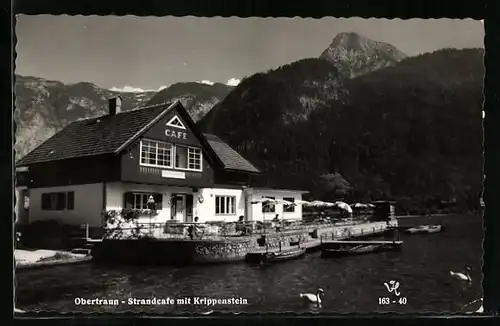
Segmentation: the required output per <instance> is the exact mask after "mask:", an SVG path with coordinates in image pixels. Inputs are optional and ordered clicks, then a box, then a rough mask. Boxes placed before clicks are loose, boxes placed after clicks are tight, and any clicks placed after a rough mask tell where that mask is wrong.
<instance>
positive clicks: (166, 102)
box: [61, 101, 175, 131]
mask: <svg viewBox="0 0 500 326" xmlns="http://www.w3.org/2000/svg"><path fill="white" fill-rule="evenodd" d="M174 102H175V101H174ZM174 102H168V101H165V102H161V103H158V104H150V105H146V106H136V107H133V108H132V109H130V110H126V111H122V112H120V113H117V114H127V113H130V112H135V111H138V110H143V109H152V108H154V107H160V106H162V105H167V104H168V105H169V106H170V104H172V103H174ZM108 116H109V114H104V115H100V116H97V117H89V118H85V119H77V120H75V121H72V122H70V123H69V124H68V125H67V126H69V125H70V124H72V123H75V122H81V121H87V120H93V119H100V118H104V117H108ZM65 128H66V127H65ZM63 129H64V128H63ZM63 129H61V131H62V130H63Z"/></svg>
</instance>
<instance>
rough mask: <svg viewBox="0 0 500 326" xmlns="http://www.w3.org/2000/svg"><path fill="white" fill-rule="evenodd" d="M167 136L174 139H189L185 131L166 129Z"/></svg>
mask: <svg viewBox="0 0 500 326" xmlns="http://www.w3.org/2000/svg"><path fill="white" fill-rule="evenodd" d="M165 136H167V137H169V138H173V139H187V134H186V133H185V132H184V131H177V130H172V129H168V128H167V129H165Z"/></svg>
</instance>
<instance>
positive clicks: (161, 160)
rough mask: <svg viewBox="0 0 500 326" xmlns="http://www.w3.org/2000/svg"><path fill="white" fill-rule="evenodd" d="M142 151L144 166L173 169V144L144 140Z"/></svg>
mask: <svg viewBox="0 0 500 326" xmlns="http://www.w3.org/2000/svg"><path fill="white" fill-rule="evenodd" d="M140 150H141V154H140V156H141V164H142V165H147V166H154V167H160V168H161V167H167V168H171V167H172V144H169V143H163V142H158V141H153V140H147V139H143V140H141V145H140Z"/></svg>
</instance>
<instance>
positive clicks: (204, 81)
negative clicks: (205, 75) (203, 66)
mask: <svg viewBox="0 0 500 326" xmlns="http://www.w3.org/2000/svg"><path fill="white" fill-rule="evenodd" d="M198 83H200V84H205V85H213V84H215V83H214V82H213V81H210V80H202V81H199V82H198Z"/></svg>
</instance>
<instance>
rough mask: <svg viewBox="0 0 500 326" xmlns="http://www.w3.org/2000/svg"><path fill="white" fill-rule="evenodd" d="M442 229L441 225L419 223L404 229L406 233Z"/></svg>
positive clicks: (432, 231) (433, 231)
mask: <svg viewBox="0 0 500 326" xmlns="http://www.w3.org/2000/svg"><path fill="white" fill-rule="evenodd" d="M441 231H443V226H442V225H419V226H416V227H413V228H409V229H407V230H406V233H410V234H417V233H439V232H441Z"/></svg>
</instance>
